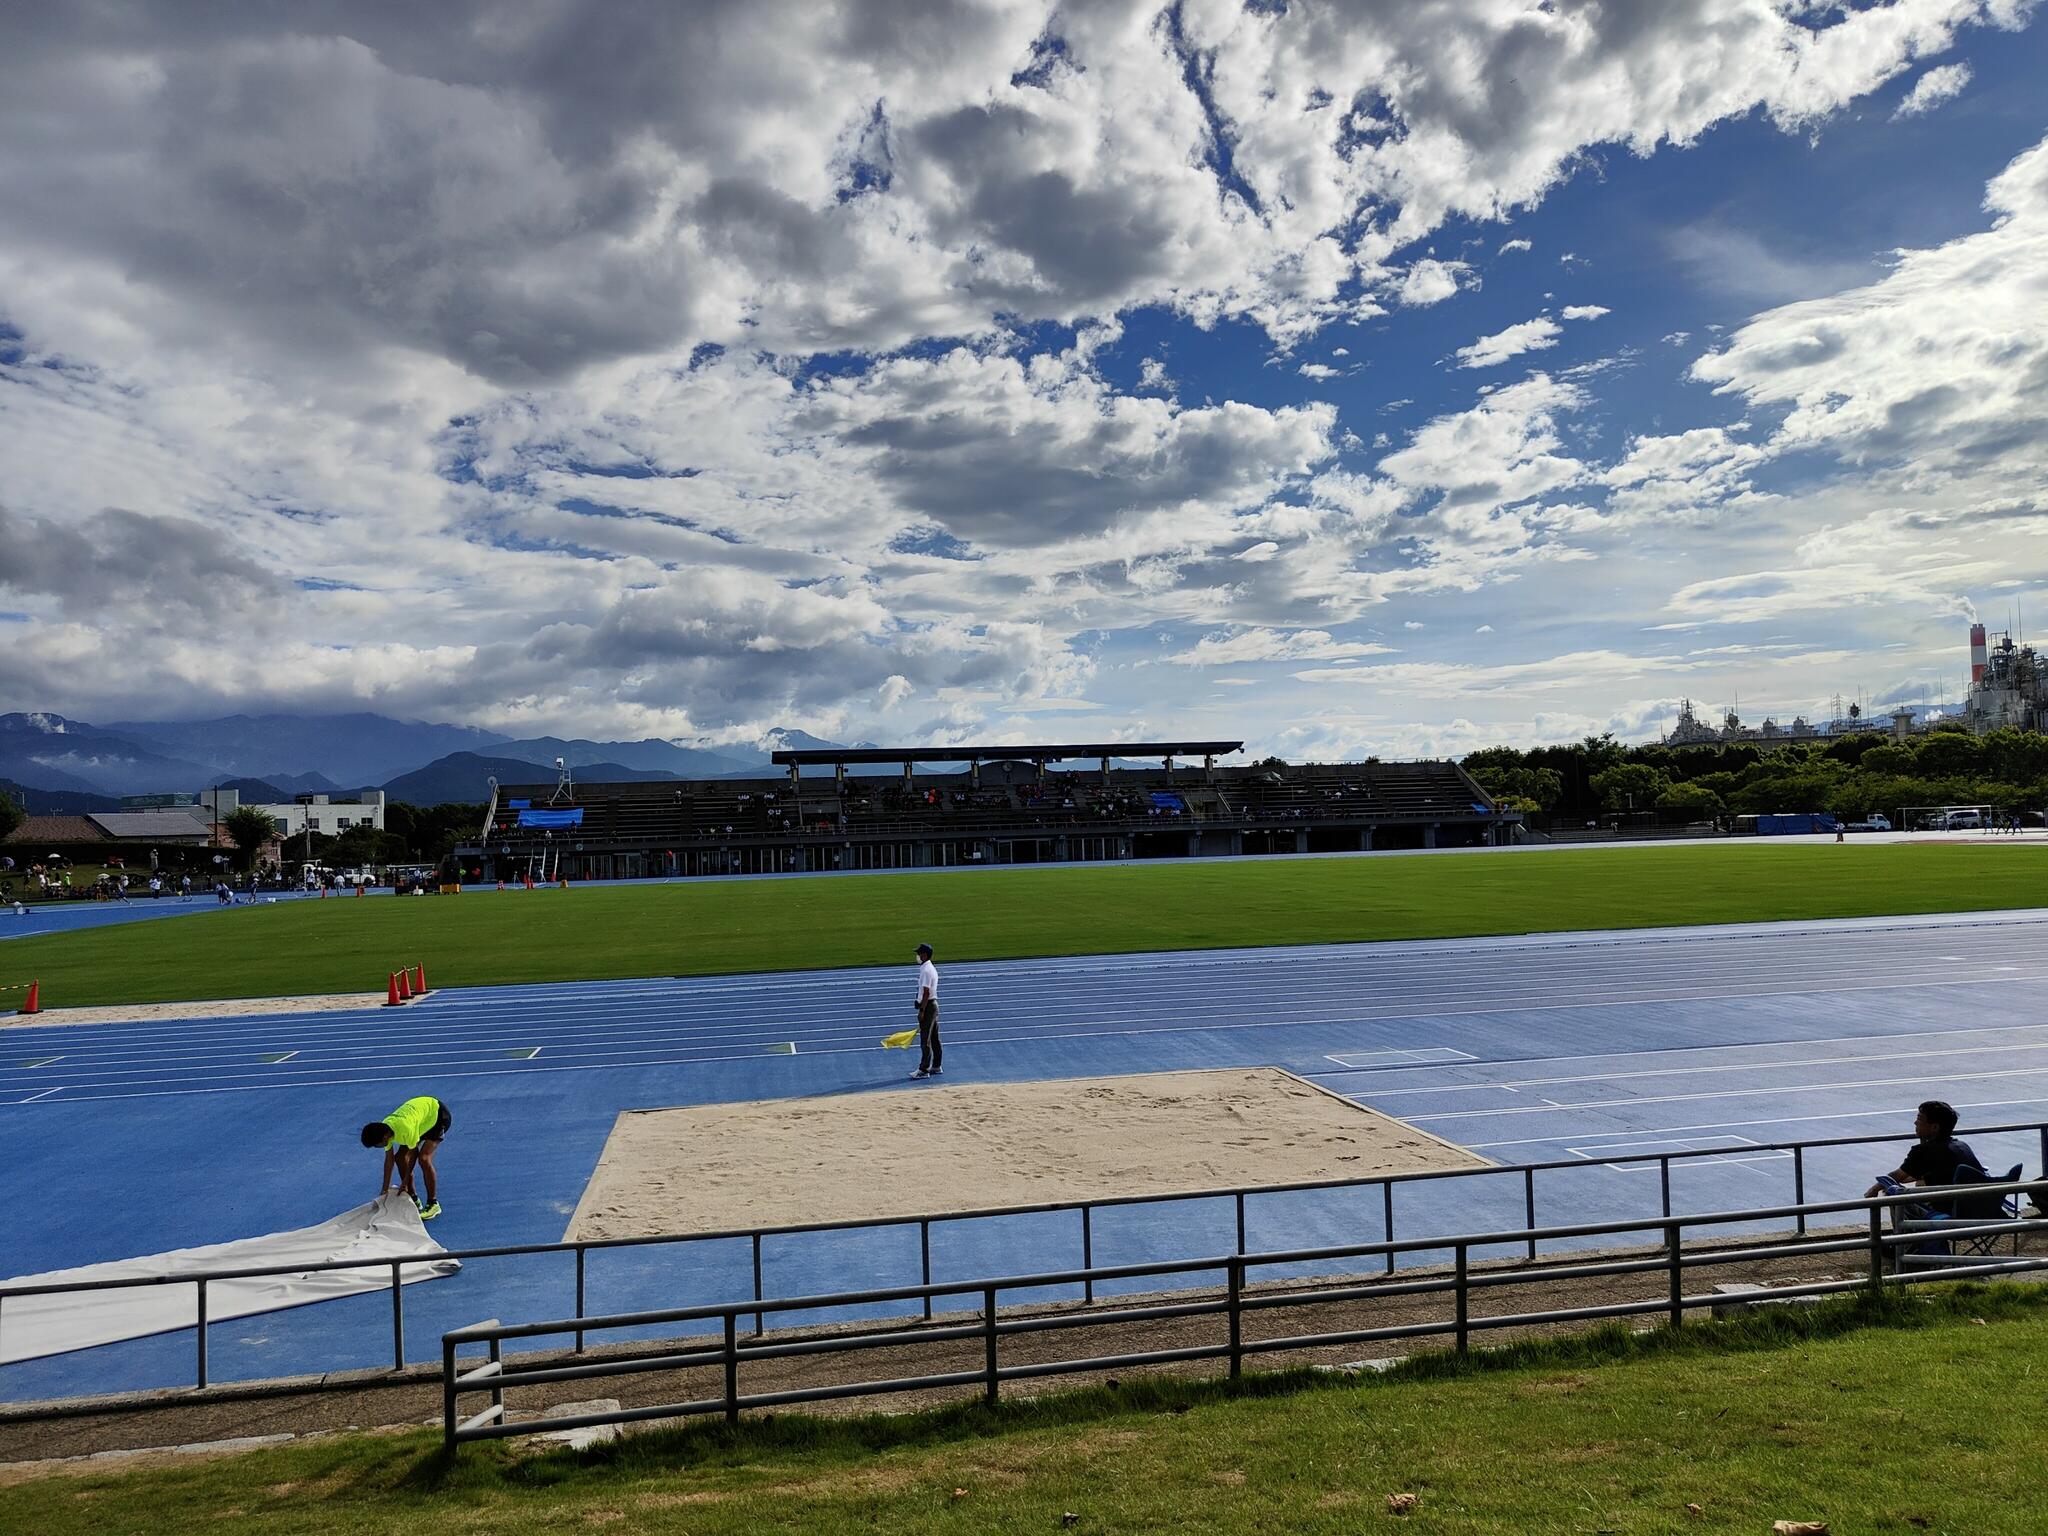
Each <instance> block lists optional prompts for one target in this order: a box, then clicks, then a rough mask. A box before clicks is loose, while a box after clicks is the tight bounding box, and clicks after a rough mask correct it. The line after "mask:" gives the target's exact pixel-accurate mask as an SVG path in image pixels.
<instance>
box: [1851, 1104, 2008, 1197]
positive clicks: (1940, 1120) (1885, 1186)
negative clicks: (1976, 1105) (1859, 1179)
mask: <svg viewBox="0 0 2048 1536" xmlns="http://www.w3.org/2000/svg"><path fill="white" fill-rule="evenodd" d="M1955 1130H1956V1112H1955V1110H1954V1108H1953V1107H1951V1106H1950V1105H1948V1104H1946V1103H1944V1102H1942V1101H1941V1100H1940V1099H1929V1100H1927V1101H1926V1102H1925V1103H1924V1104H1922V1105H1921V1106H1920V1110H1919V1113H1917V1114H1916V1115H1914V1116H1913V1134H1914V1135H1915V1136H1917V1137H1919V1138H1920V1139H1919V1141H1918V1142H1916V1143H1915V1144H1914V1146H1913V1148H1912V1150H1911V1151H1909V1152H1907V1154H1906V1156H1905V1159H1904V1160H1903V1161H1902V1162H1901V1163H1900V1164H1899V1166H1898V1167H1897V1168H1895V1169H1893V1170H1892V1171H1891V1172H1890V1173H1881V1174H1879V1175H1878V1176H1877V1182H1876V1183H1875V1184H1873V1185H1871V1186H1870V1188H1868V1189H1866V1190H1865V1191H1863V1198H1864V1199H1866V1200H1868V1199H1870V1198H1871V1197H1873V1196H1875V1195H1896V1194H1902V1193H1904V1191H1905V1189H1906V1187H1907V1186H1909V1185H1914V1184H1953V1183H1954V1182H1955V1180H1956V1170H1957V1169H1958V1168H1969V1169H1972V1170H1973V1173H1972V1175H1971V1176H1972V1177H1975V1178H1980V1179H1981V1178H1984V1177H1986V1174H1985V1172H1984V1165H1983V1164H1982V1163H1981V1162H1979V1161H1978V1160H1977V1154H1976V1153H1975V1152H1972V1151H1971V1150H1970V1145H1969V1143H1968V1142H1965V1141H1958V1140H1957V1139H1956V1135H1955ZM1891 1209H1892V1221H1893V1223H1894V1224H1896V1223H1898V1222H1900V1221H1910V1220H1914V1219H1917V1218H1921V1217H1926V1216H1952V1215H1954V1214H1955V1212H1954V1209H1953V1208H1952V1207H1951V1206H1949V1205H1948V1204H1947V1203H1946V1202H1943V1201H1934V1202H1931V1203H1930V1204H1927V1205H1895V1206H1893V1207H1892V1208H1891Z"/></svg>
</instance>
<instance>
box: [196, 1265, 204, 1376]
mask: <svg viewBox="0 0 2048 1536" xmlns="http://www.w3.org/2000/svg"><path fill="white" fill-rule="evenodd" d="M196 1384H197V1385H199V1386H202V1387H203V1386H205V1385H206V1276H204V1275H201V1276H200V1277H199V1380H198V1382H197V1383H196Z"/></svg>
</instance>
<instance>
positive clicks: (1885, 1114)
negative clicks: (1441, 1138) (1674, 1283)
mask: <svg viewBox="0 0 2048 1536" xmlns="http://www.w3.org/2000/svg"><path fill="white" fill-rule="evenodd" d="M1951 1102H1954V1101H1951ZM2044 1106H2048V1094H2043V1095H2035V1096H2034V1097H2032V1098H2025V1099H1971V1100H1969V1101H1967V1102H1964V1103H1955V1104H1954V1107H1955V1108H1956V1109H1957V1110H1958V1111H1963V1110H1970V1109H2035V1108H2042V1107H2044ZM1907 1107H1908V1108H1911V1106H1910V1105H1908V1106H1907ZM2039 1118H2048V1114H2044V1115H2042V1116H2040V1117H2039ZM1827 1120H1889V1121H1891V1122H1892V1123H1893V1124H1894V1125H1896V1124H1898V1122H1899V1106H1898V1105H1897V1104H1888V1105H1886V1106H1884V1107H1883V1108H1881V1109H1848V1110H1840V1111H1835V1112H1830V1113H1828V1114H1825V1115H1772V1116H1768V1117H1766V1118H1764V1119H1761V1120H1709V1121H1705V1122H1703V1123H1699V1124H1695V1125H1665V1126H1658V1127H1655V1129H1656V1130H1658V1131H1660V1132H1664V1133H1667V1134H1669V1133H1674V1132H1679V1131H1718V1130H1735V1129H1740V1130H1751V1129H1754V1128H1756V1127H1758V1126H1767V1125H1818V1124H1820V1123H1821V1122H1823V1121H1827ZM1584 1134H1585V1132H1583V1131H1577V1132H1574V1131H1566V1132H1563V1133H1562V1134H1560V1135H1556V1136H1525V1137H1521V1138H1519V1139H1517V1140H1514V1141H1466V1142H1460V1143H1459V1145H1460V1146H1462V1147H1464V1148H1465V1149H1466V1150H1467V1151H1468V1152H1483V1151H1487V1150H1499V1149H1501V1148H1505V1147H1543V1146H1550V1147H1554V1146H1559V1145H1562V1144H1564V1143H1567V1142H1569V1141H1571V1140H1572V1139H1573V1137H1574V1136H1579V1135H1584ZM1898 1139H1899V1140H1900V1141H1911V1140H1912V1139H1913V1133H1912V1132H1911V1131H1910V1130H1902V1131H1900V1132H1899V1136H1898Z"/></svg>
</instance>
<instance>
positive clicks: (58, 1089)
mask: <svg viewBox="0 0 2048 1536" xmlns="http://www.w3.org/2000/svg"><path fill="white" fill-rule="evenodd" d="M63 1091H64V1089H63V1087H62V1086H61V1085H60V1086H58V1087H56V1088H45V1089H44V1090H43V1091H42V1092H41V1093H38V1094H34V1095H32V1096H30V1097H29V1098H26V1099H16V1100H15V1101H14V1102H15V1103H17V1104H33V1103H35V1101H36V1100H37V1099H47V1098H48V1097H49V1096H50V1095H51V1094H53V1093H62V1092H63Z"/></svg>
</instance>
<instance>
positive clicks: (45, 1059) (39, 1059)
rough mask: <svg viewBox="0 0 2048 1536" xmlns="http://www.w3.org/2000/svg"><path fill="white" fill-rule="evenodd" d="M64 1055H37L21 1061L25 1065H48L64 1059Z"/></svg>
mask: <svg viewBox="0 0 2048 1536" xmlns="http://www.w3.org/2000/svg"><path fill="white" fill-rule="evenodd" d="M63 1059H64V1058H63V1057H62V1056H35V1057H31V1058H30V1059H29V1060H27V1061H24V1062H22V1063H21V1065H22V1066H23V1067H48V1066H54V1065H56V1063H58V1062H60V1061H62V1060H63Z"/></svg>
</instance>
